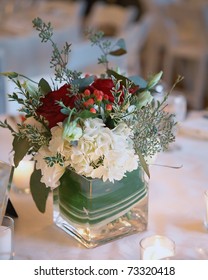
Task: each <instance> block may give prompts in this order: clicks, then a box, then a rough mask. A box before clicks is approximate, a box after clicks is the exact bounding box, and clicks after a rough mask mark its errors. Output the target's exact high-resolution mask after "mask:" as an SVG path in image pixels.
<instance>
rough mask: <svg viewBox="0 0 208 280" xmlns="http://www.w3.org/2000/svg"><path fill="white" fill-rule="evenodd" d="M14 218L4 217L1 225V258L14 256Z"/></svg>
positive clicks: (6, 258)
mask: <svg viewBox="0 0 208 280" xmlns="http://www.w3.org/2000/svg"><path fill="white" fill-rule="evenodd" d="M12 243H13V219H12V218H10V217H4V219H3V223H2V225H1V226H0V260H9V259H11V258H12V254H13V252H12V250H13V246H12Z"/></svg>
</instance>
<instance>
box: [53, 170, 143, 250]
mask: <svg viewBox="0 0 208 280" xmlns="http://www.w3.org/2000/svg"><path fill="white" fill-rule="evenodd" d="M60 183H61V184H60V186H59V187H58V188H57V189H55V190H54V191H53V220H54V223H55V224H56V225H57V226H58V227H60V228H61V229H63V230H64V231H65V232H67V233H68V234H69V235H71V236H73V237H74V238H75V239H77V240H78V241H79V242H80V243H82V244H83V245H84V246H85V247H87V248H94V247H96V246H98V245H102V244H105V243H107V242H110V241H113V240H115V239H118V238H122V237H124V236H128V235H131V234H134V233H138V232H142V231H144V230H146V228H147V223H148V183H147V181H146V180H145V179H144V172H143V171H142V169H137V170H135V171H132V172H129V173H127V174H126V177H124V178H123V179H122V180H120V181H114V183H112V182H110V181H106V182H103V181H102V180H100V179H88V178H86V177H84V176H81V175H79V174H77V173H76V172H74V171H72V170H70V169H67V170H66V172H65V173H64V175H63V176H62V178H61V180H60Z"/></svg>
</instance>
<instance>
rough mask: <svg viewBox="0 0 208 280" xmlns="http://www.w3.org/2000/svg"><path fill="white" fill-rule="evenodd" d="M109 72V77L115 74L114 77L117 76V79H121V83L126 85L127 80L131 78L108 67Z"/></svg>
mask: <svg viewBox="0 0 208 280" xmlns="http://www.w3.org/2000/svg"><path fill="white" fill-rule="evenodd" d="M107 74H108V76H109V77H110V76H113V77H115V78H116V80H120V81H121V84H123V85H126V81H127V80H128V81H129V79H128V78H127V77H125V76H123V75H120V74H118V73H117V72H116V71H114V70H111V69H108V70H107Z"/></svg>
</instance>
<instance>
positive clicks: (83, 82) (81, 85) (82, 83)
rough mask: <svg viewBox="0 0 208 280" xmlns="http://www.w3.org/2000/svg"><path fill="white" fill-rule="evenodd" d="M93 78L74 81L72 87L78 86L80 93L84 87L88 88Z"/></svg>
mask: <svg viewBox="0 0 208 280" xmlns="http://www.w3.org/2000/svg"><path fill="white" fill-rule="evenodd" d="M94 79H95V78H94V76H89V77H86V78H81V79H76V80H74V81H73V82H72V84H73V85H78V86H79V90H80V91H84V90H85V88H86V87H88V86H89V85H90V84H91V83H92V82H93V81H94Z"/></svg>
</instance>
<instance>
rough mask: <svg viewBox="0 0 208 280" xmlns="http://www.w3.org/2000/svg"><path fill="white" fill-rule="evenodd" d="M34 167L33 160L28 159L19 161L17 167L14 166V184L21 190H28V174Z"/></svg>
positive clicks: (29, 174)
mask: <svg viewBox="0 0 208 280" xmlns="http://www.w3.org/2000/svg"><path fill="white" fill-rule="evenodd" d="M33 169H34V162H33V161H30V160H22V161H20V163H19V165H18V166H17V168H15V171H14V176H13V184H14V186H15V187H16V188H17V189H18V190H19V191H22V192H26V193H27V192H29V186H30V176H31V174H32V172H33Z"/></svg>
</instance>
